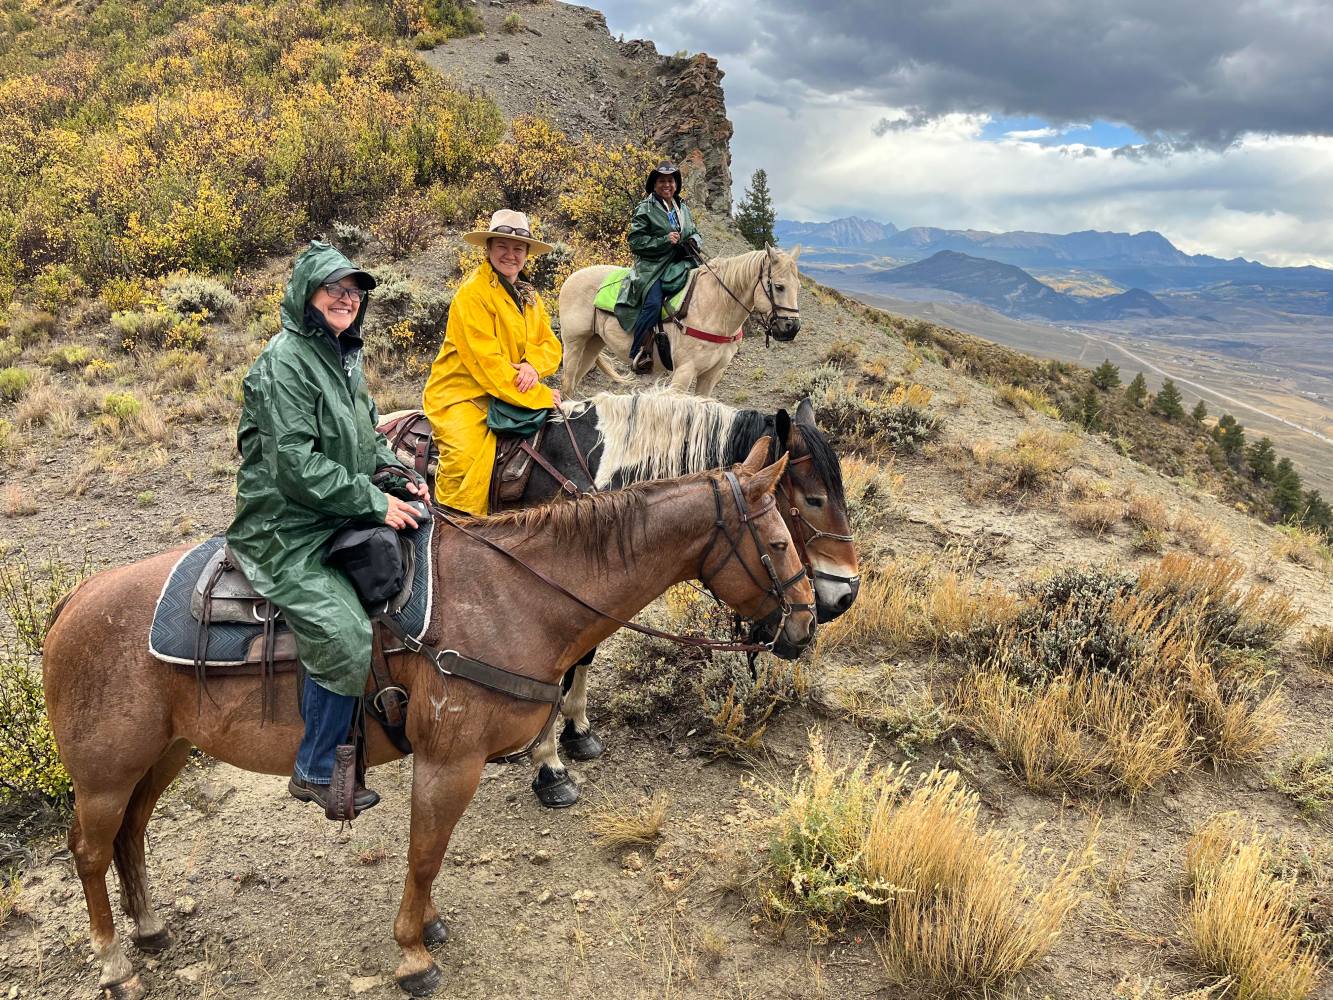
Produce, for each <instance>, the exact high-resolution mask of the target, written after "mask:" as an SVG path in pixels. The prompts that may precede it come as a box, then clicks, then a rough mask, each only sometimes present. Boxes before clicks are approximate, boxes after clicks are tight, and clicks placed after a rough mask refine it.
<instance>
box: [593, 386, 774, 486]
mask: <svg viewBox="0 0 1333 1000" xmlns="http://www.w3.org/2000/svg"><path fill="white" fill-rule="evenodd" d="M591 402H592V405H593V406H594V407H596V410H597V432H598V434H599V435H600V436H601V449H602V452H601V456H600V459H599V461H598V465H597V483H596V485H597V488H598V489H605V488H606V487H607V486H609V485H610V484H611V482H612V481H614V480H615V478H616V476H617V474H619V476H620V478H621V480H622V481H624V480H632V481H636V482H637V481H639V480H644V479H669V478H674V477H676V476H683V475H686V474H688V473H692V472H705V471H707V470H709V469H716V468H719V467H720V466H723V465H728V464H731V463H732V462H733V461H739V459H732V458H731V457H730V454H729V451H728V449H727V446H728V443H729V441H730V438H731V430H732V425H733V424H734V423H735V421H736V416H737V411H736V410H734V409H732V408H731V407H730V406H726V405H724V404H722V403H719V402H717V400H714V399H701V398H699V397H698V396H687V395H684V394H682V393H678V392H673V391H672V390H670V389H667V388H658V389H649V390H647V391H645V392H639V393H634V394H632V395H615V394H612V393H609V392H602V393H598V394H597V395H596V396H594V397H593V398H592V400H591ZM751 443H752V444H753V441H752V442H751ZM744 457H745V456H744V455H742V456H741V458H744Z"/></svg>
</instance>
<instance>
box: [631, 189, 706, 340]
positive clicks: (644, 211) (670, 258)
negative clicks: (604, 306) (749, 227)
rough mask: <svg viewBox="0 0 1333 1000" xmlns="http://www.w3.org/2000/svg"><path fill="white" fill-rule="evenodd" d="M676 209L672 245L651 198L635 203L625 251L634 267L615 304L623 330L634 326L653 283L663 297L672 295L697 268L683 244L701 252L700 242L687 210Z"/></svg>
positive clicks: (685, 207) (663, 214) (666, 223)
mask: <svg viewBox="0 0 1333 1000" xmlns="http://www.w3.org/2000/svg"><path fill="white" fill-rule="evenodd" d="M677 204H678V205H679V206H680V241H679V242H678V243H672V242H671V238H670V234H671V233H672V232H674V231H675V230H673V229H672V226H671V220H670V219H669V218H668V217H667V214H666V212H665V211H663V210H662V206H661V205H660V204H659V203H658V201H657V200H656V199H655V198H651V197H650V198H645V199H643V201H641V202H639V205H638V207H637V208H636V209H635V210H634V215H633V217H632V218H631V219H630V224H629V237H628V243H629V249H630V252H631V253H632V254H634V267H633V270H632V271H631V272H630V280H628V281H626V282H625V283H624V284H623V285H621V286H620V296H619V298H618V299H617V300H616V320H617V321H618V322H619V323H620V325H621V326H622V327H624V328H625V329H626V330H629V329H631V328H632V327H633V326H634V321H635V319H637V318H638V315H639V308H640V307H641V306H642V305H643V297H644V295H645V294H646V293H647V291H648V289H649V288H651V287H652V285H653V282H654V281H657V280H659V279H660V280H661V282H662V292H663V294H664V295H665V296H667V297H670V296H672V295H675V294H676V292H678V291H680V290H681V288H683V287H684V286H685V281H686V279H687V278H688V277H689V274H690V271H692V270H693V269H694V268H695V267H697V266H698V265H697V264H696V263H695V261H694V259H693V257H692V256H691V255H690V254H689V253H688V252H687V250H686V244H687V243H688V244H690V245H691V246H693V248H694V250H695V251H696V252H698V251H701V250H702V247H703V240H702V238H701V237H700V235H699V231H698V230H697V229H696V228H695V227H694V219H693V217H692V216H691V215H690V209H689V206H688V205H686V204H685V203H684V202H683V201H678V202H677Z"/></svg>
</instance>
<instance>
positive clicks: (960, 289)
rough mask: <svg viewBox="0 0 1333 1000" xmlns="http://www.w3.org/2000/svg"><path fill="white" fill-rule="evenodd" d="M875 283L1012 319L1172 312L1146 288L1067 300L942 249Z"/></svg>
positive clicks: (1001, 268) (880, 275)
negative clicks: (936, 294)
mask: <svg viewBox="0 0 1333 1000" xmlns="http://www.w3.org/2000/svg"><path fill="white" fill-rule="evenodd" d="M869 280H871V281H873V282H875V283H876V284H898V285H916V286H919V287H924V288H939V289H943V290H945V291H948V292H954V293H956V294H958V295H962V296H965V297H967V298H970V299H974V300H976V301H977V302H981V303H983V304H985V305H988V306H990V307H991V308H992V309H994V310H995V311H996V312H1001V313H1004V314H1005V315H1006V316H1040V317H1041V318H1042V319H1049V320H1091V321H1096V320H1117V319H1129V318H1131V317H1134V316H1153V317H1158V316H1168V315H1170V313H1171V310H1170V309H1169V308H1168V307H1167V306H1166V305H1165V304H1164V303H1163V302H1161V300H1159V299H1158V298H1157V297H1156V296H1154V295H1153V294H1152V293H1151V292H1145V291H1144V290H1143V289H1141V288H1131V289H1130V290H1129V291H1126V292H1121V293H1120V294H1118V295H1107V296H1102V297H1097V298H1093V297H1085V296H1078V295H1067V294H1065V293H1064V292H1057V291H1056V290H1055V289H1054V288H1051V287H1050V286H1049V285H1044V284H1042V283H1041V282H1040V281H1038V280H1037V279H1036V278H1034V277H1032V275H1030V274H1028V273H1027V272H1026V271H1024V270H1023V269H1022V268H1021V267H1015V266H1014V265H1013V264H1001V263H1000V262H998V261H994V260H986V259H985V258H982V257H972V256H970V255H968V254H965V253H959V252H958V251H956V250H941V251H940V252H939V253H937V254H934V255H933V256H930V257H927V258H926V259H925V260H921V261H917V262H916V263H913V264H904V265H903V266H902V267H895V268H893V269H892V270H888V271H879V272H877V273H875V274H873V275H871V276H870V279H869Z"/></svg>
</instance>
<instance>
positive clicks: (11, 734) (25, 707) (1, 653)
mask: <svg viewBox="0 0 1333 1000" xmlns="http://www.w3.org/2000/svg"><path fill="white" fill-rule="evenodd" d="M69 793H70V780H69V774H68V773H67V772H66V771H65V767H64V765H63V764H61V763H60V754H59V752H58V751H57V750H56V743H55V737H54V736H53V735H52V734H51V724H50V723H49V722H48V721H47V718H46V705H45V702H44V700H43V697H42V680H41V674H40V673H39V672H38V669H37V661H36V658H34V657H26V656H17V655H14V654H12V653H10V652H9V651H7V650H0V798H3V799H9V800H17V801H20V802H22V801H23V800H31V799H44V800H46V801H62V800H66V799H68V797H69Z"/></svg>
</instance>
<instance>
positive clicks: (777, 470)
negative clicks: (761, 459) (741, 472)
mask: <svg viewBox="0 0 1333 1000" xmlns="http://www.w3.org/2000/svg"><path fill="white" fill-rule="evenodd" d="M786 471H787V456H786V455H783V456H782V457H781V458H779V459H778V460H777V461H776V462H774V463H773V464H772V465H770V466H767V467H766V468H763V469H760V470H759V471H758V472H756V473H755V474H754V475H753V476H751V477H750V478H749V479H748V480H746V481H745V482H744V483H743V484H742V486H741V488H742V489H744V490H745V499H746V501H747V502H748V503H752V504H753V503H758V502H759V501H760V500H762V499H763V498H764V497H766V496H768V495H769V494H770V493H772V492H773V490H774V488H775V487H776V486H777V485H778V480H780V479H781V478H782V474H783V473H784V472H786Z"/></svg>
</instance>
